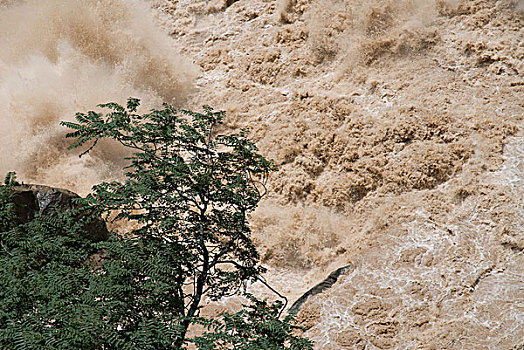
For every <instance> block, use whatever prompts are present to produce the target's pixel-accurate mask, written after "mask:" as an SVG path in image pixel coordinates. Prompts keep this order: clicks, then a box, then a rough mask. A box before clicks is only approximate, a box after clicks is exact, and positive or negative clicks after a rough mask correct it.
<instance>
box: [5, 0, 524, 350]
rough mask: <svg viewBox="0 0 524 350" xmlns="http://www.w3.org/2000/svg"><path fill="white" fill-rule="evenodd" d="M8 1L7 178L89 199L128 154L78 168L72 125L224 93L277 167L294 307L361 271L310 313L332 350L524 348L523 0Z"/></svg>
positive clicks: (274, 193) (267, 258)
mask: <svg viewBox="0 0 524 350" xmlns="http://www.w3.org/2000/svg"><path fill="white" fill-rule="evenodd" d="M124 3H125V4H127V5H123V4H124ZM0 4H4V6H5V8H4V9H2V10H1V11H2V12H1V15H0V28H1V29H2V33H7V32H9V35H3V34H2V37H0V47H2V48H3V50H2V51H0V58H1V60H0V101H2V102H3V103H2V105H3V106H4V110H3V114H2V115H0V130H2V138H1V139H0V148H1V150H2V156H1V157H0V171H2V172H5V171H8V170H12V169H17V170H18V171H19V173H20V174H21V177H22V178H23V179H24V180H26V181H33V182H44V183H47V184H50V185H61V186H65V187H68V188H70V189H72V190H76V191H80V192H84V193H85V191H87V190H88V188H89V186H90V185H91V184H93V183H96V182H98V181H101V180H104V179H108V178H114V177H118V176H119V172H118V171H117V169H118V168H119V166H120V165H121V164H119V163H118V161H117V159H118V157H119V156H120V153H119V151H118V150H117V149H115V148H114V147H113V146H112V145H105V147H103V148H102V150H101V151H100V152H99V153H98V154H94V155H93V156H92V158H88V159H81V160H79V159H78V158H77V157H76V155H72V154H69V153H67V152H66V151H65V149H64V147H65V146H66V145H67V143H66V142H65V141H64V140H63V139H62V136H63V134H64V131H63V130H62V129H61V128H60V127H58V126H57V122H58V121H59V120H63V119H71V118H72V117H73V115H74V112H76V111H78V110H82V111H85V110H86V109H90V108H94V106H95V105H96V104H98V103H101V102H106V101H109V100H118V101H120V102H123V101H125V98H127V97H128V96H135V97H140V98H142V99H143V100H144V101H145V102H146V107H150V106H155V105H157V104H158V103H159V102H160V101H161V100H172V99H173V98H174V99H175V100H176V101H177V102H179V103H180V104H182V105H183V106H184V107H187V108H191V109H198V108H199V106H200V105H203V104H209V105H211V106H213V107H215V108H217V109H224V110H226V111H227V112H228V119H227V125H226V128H228V129H230V130H237V129H239V128H241V127H249V128H250V130H251V136H252V138H253V139H254V140H255V141H256V143H257V145H258V146H259V148H260V150H261V152H262V153H263V154H265V155H267V156H268V157H271V158H273V159H275V161H276V163H277V164H278V166H279V170H278V171H277V172H275V173H274V174H273V175H272V177H271V180H270V185H271V192H270V194H269V196H268V197H267V198H266V199H265V200H264V201H263V202H262V203H261V204H260V206H259V208H258V210H257V211H256V212H255V213H254V215H253V217H252V220H251V222H252V226H253V231H254V239H255V241H256V242H257V245H258V247H259V249H260V251H261V253H262V257H263V261H264V264H265V265H267V266H268V267H269V273H268V276H267V279H268V281H270V282H271V283H272V284H273V285H275V286H277V287H278V288H279V289H280V290H282V291H283V293H284V294H286V295H287V296H288V297H289V298H290V299H291V300H292V301H293V300H294V299H296V298H298V297H299V296H300V294H301V293H303V292H305V291H307V290H308V289H309V288H310V287H312V286H313V285H315V284H316V283H318V282H319V281H320V280H322V279H323V278H325V277H326V276H327V275H328V274H329V272H331V271H332V270H334V269H336V268H337V267H340V266H343V265H345V264H346V263H347V262H353V263H355V265H356V269H355V271H354V272H352V273H351V274H349V275H348V276H342V277H341V278H340V280H339V281H338V282H337V283H336V284H335V285H334V286H333V287H332V288H330V289H329V290H328V291H326V292H324V293H322V294H320V295H317V296H315V297H313V298H311V299H310V300H309V301H308V302H307V303H306V304H305V306H304V308H303V309H302V311H301V313H300V314H299V315H298V317H299V320H300V321H301V323H302V325H304V326H306V327H307V328H308V330H307V332H306V335H308V336H310V337H311V338H312V339H314V340H315V341H316V348H317V349H512V348H515V349H516V348H518V346H519V345H521V344H523V342H524V254H523V252H524V202H523V198H524V193H523V190H522V188H523V178H524V165H523V164H524V163H523V159H524V141H523V137H524V135H523V133H522V122H523V116H524V44H523V43H524V12H523V11H524V2H522V1H511V0H499V1H495V0H483V1H480V0H467V1H466V0H464V1H459V0H456V1H431V0H429V1H417V0H409V1H408V0H401V1H388V0H370V1H363V0H355V1H349V0H346V1H342V0H324V1H321V0H283V1H263V0H251V1H247V0H239V1H236V2H234V3H233V4H231V5H230V6H227V2H226V1H225V0H224V1H222V0H213V1H203V0H196V1H190V0H178V1H176V0H170V1H167V0H165V1H164V0H151V1H147V2H145V1H144V2H120V1H101V2H95V1H87V2H85V1H84V2H76V1H72V2H71V1H69V2H65V1H58V0H56V1H39V2H36V1H35V2H33V1H25V2H23V1H19V2H16V1H3V2H0ZM68 4H71V5H68ZM148 7H149V8H148ZM150 8H152V9H153V13H154V16H155V20H154V21H153V20H147V18H148V17H147V16H148V15H149V12H150V11H151V10H150ZM22 18H23V21H22ZM137 18H140V20H139V21H137V20H136V19H137ZM21 23H23V24H24V25H21ZM87 24H89V26H88V25H87ZM87 27H89V28H95V29H91V30H86V29H85V28H87ZM168 35H170V36H171V39H170V38H169V37H168ZM179 51H180V52H181V55H179V54H178V52H179ZM182 56H183V57H184V58H182ZM189 62H193V64H191V63H189ZM136 71H138V72H139V73H138V75H136V76H135V75H133V72H136ZM188 72H189V74H188ZM193 78H194V79H193ZM192 79H193V80H192ZM6 130H9V132H7V131H6ZM261 289H262V288H261Z"/></svg>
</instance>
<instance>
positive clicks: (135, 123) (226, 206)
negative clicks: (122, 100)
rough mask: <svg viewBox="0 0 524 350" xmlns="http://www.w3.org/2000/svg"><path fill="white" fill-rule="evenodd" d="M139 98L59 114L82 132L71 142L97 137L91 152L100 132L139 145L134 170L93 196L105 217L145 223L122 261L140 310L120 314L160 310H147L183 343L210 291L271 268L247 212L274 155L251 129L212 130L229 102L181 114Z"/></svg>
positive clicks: (223, 291) (236, 285)
mask: <svg viewBox="0 0 524 350" xmlns="http://www.w3.org/2000/svg"><path fill="white" fill-rule="evenodd" d="M138 105H139V101H138V100H136V99H129V101H128V104H127V109H126V108H124V107H122V106H120V105H118V104H115V103H108V104H104V105H101V107H103V108H109V109H110V110H111V112H110V113H108V114H107V115H105V116H103V115H102V114H101V113H96V112H89V113H87V114H82V113H78V114H77V116H76V119H77V121H78V123H71V122H63V123H62V124H63V125H65V126H67V127H69V128H71V129H74V131H73V132H72V133H70V134H68V135H67V137H74V138H76V141H75V143H74V144H73V145H72V146H71V147H73V148H74V147H79V146H82V145H84V144H86V143H91V144H90V145H89V148H88V149H87V151H85V152H84V153H86V152H89V151H90V150H91V149H92V148H93V147H94V146H95V145H96V143H97V142H98V141H99V140H100V139H103V138H111V139H113V140H116V141H117V142H119V143H120V144H122V145H123V146H125V147H127V148H130V149H132V150H134V151H135V153H134V154H133V156H131V157H129V161H130V162H131V164H130V166H129V167H128V170H129V171H128V172H127V174H126V175H127V180H126V181H125V182H123V183H120V182H111V183H102V184H100V185H97V186H95V187H94V188H93V190H94V193H93V194H91V195H89V196H88V197H87V201H86V203H87V204H88V205H89V206H90V207H92V208H97V210H98V212H99V213H100V214H101V215H105V216H106V217H107V216H109V215H111V214H113V213H115V215H117V216H116V218H117V220H119V219H125V220H131V221H134V222H137V223H138V224H139V228H137V229H135V230H133V231H131V232H130V234H129V237H128V239H131V240H134V241H135V242H136V245H133V246H131V249H136V250H134V251H133V252H131V254H133V259H128V260H126V262H125V270H127V271H132V272H128V273H133V274H134V276H133V278H132V279H131V281H132V283H133V286H132V289H133V292H135V293H134V294H133V295H130V298H131V299H130V300H126V301H125V308H128V307H129V305H132V307H133V310H132V311H133V312H134V314H135V315H136V317H134V318H131V319H130V318H129V316H128V314H129V312H128V311H129V310H121V311H122V312H121V314H122V315H126V319H125V320H124V319H119V320H115V321H116V322H117V323H118V324H121V325H122V326H123V327H124V329H125V328H126V327H129V328H130V329H136V328H137V324H141V322H142V320H143V318H144V315H146V314H148V313H153V314H155V313H156V314H155V317H152V316H153V314H151V315H149V317H148V318H149V319H157V318H161V319H163V320H162V322H161V323H160V324H159V325H157V326H160V325H163V326H169V327H170V328H171V329H169V331H172V332H174V334H178V335H177V336H178V338H177V341H176V343H177V345H178V346H181V345H182V344H183V343H184V341H185V339H186V332H187V329H188V327H189V325H190V323H191V320H192V319H193V318H194V317H195V316H197V315H198V312H199V309H200V306H201V302H202V298H203V297H204V296H206V297H209V298H211V299H219V298H221V297H224V296H227V295H233V294H236V293H238V292H239V290H240V288H241V287H242V283H243V282H245V281H247V280H250V279H255V278H256V277H257V276H258V275H259V274H260V273H262V272H263V271H264V270H263V268H262V267H261V266H259V265H258V262H259V256H258V253H257V251H256V249H255V246H254V245H253V242H252V241H251V239H250V233H251V232H250V229H249V225H248V221H247V220H248V213H250V212H251V211H253V210H254V209H255V208H256V206H257V204H258V202H259V200H260V198H261V197H262V195H263V194H264V192H265V187H264V186H265V185H264V184H265V181H266V179H267V175H268V173H269V171H270V170H271V169H272V168H273V165H272V163H271V162H270V161H268V160H266V159H265V158H264V157H262V156H261V155H259V154H257V153H256V151H257V149H256V147H255V145H254V144H253V143H252V142H250V141H249V140H248V139H247V138H246V137H245V134H244V133H240V134H233V135H218V134H216V133H215V132H214V131H215V129H216V127H217V126H218V125H219V124H221V123H222V119H223V112H214V111H212V110H211V109H210V108H208V107H204V111H205V112H204V113H195V112H190V111H182V114H183V115H182V116H179V115H178V113H176V111H175V110H174V109H173V108H172V107H171V106H169V105H167V104H165V105H164V108H163V109H161V110H154V111H152V112H151V113H149V114H144V115H138V114H135V112H136V109H137V107H138ZM128 248H129V246H126V249H128ZM118 253H121V252H118ZM113 268H114V266H113ZM137 291H140V292H139V293H136V292H137ZM167 310H169V311H167ZM118 314H120V313H117V314H116V315H118ZM166 331H168V329H164V330H162V332H166ZM158 346H160V345H158Z"/></svg>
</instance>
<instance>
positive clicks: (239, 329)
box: [193, 297, 312, 350]
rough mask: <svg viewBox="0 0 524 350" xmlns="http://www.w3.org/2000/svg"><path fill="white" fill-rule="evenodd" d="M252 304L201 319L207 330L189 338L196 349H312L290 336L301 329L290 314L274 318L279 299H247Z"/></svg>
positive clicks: (307, 341) (309, 344) (276, 315)
mask: <svg viewBox="0 0 524 350" xmlns="http://www.w3.org/2000/svg"><path fill="white" fill-rule="evenodd" d="M250 299H251V301H252V304H250V305H244V309H243V310H242V311H240V312H237V313H235V314H229V313H224V314H222V315H221V316H222V318H221V319H219V320H203V321H202V322H201V324H202V325H203V326H205V327H206V329H207V332H205V333H204V334H203V335H202V336H200V337H196V338H195V339H194V340H193V341H194V343H195V345H196V346H197V347H198V349H200V350H225V349H236V350H268V349H269V350H277V349H292V350H305V349H312V346H311V345H312V344H311V342H310V341H309V340H307V339H305V338H301V337H299V336H295V335H293V332H294V331H298V330H302V328H300V327H297V326H293V325H292V322H293V316H286V318H284V319H283V320H281V319H279V318H278V315H279V310H280V308H281V307H282V304H281V303H280V302H276V303H275V304H273V305H268V304H267V303H266V302H264V301H260V300H257V299H255V298H252V297H251V298H250Z"/></svg>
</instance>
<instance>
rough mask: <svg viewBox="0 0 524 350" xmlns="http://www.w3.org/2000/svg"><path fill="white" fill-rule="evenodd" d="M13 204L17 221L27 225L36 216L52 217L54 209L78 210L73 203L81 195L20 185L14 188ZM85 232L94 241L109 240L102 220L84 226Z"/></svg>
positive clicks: (44, 187)
mask: <svg viewBox="0 0 524 350" xmlns="http://www.w3.org/2000/svg"><path fill="white" fill-rule="evenodd" d="M13 194H14V198H13V202H14V203H15V212H16V220H17V221H18V223H20V224H22V223H27V222H29V221H31V220H33V219H34V217H35V215H37V214H39V215H52V213H53V210H54V209H59V210H65V211H68V210H71V209H73V208H77V207H78V204H76V203H73V199H74V198H80V196H79V195H77V194H76V193H73V192H71V191H68V190H65V189H61V188H53V187H49V186H43V185H29V184H28V185H18V186H15V187H13ZM79 219H80V218H79ZM84 231H85V232H86V234H87V235H88V236H89V237H91V238H92V239H93V240H94V241H104V240H107V239H108V238H109V231H108V230H107V227H106V224H105V222H104V221H103V220H101V219H94V220H92V221H91V222H89V223H87V224H86V225H85V226H84Z"/></svg>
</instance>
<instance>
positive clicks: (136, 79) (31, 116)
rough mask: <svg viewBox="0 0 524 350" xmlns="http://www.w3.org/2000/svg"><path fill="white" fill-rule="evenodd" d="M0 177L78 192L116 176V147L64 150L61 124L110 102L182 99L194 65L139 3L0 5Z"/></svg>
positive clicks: (90, 0)
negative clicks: (11, 176) (85, 151)
mask: <svg viewBox="0 0 524 350" xmlns="http://www.w3.org/2000/svg"><path fill="white" fill-rule="evenodd" d="M2 5H3V6H0V32H1V33H2V36H1V37H0V105H2V108H3V109H2V113H1V114H0V130H1V134H2V135H1V138H0V149H1V150H2V154H1V155H0V173H1V174H4V173H6V172H7V171H12V170H16V171H17V172H18V174H19V177H20V178H22V179H23V180H24V181H31V182H39V183H46V184H49V185H54V186H63V187H67V188H69V189H71V190H74V191H78V192H81V193H85V192H87V191H88V190H89V189H90V187H91V185H93V184H94V183H97V182H100V181H102V180H106V179H111V178H115V177H118V176H119V174H120V169H121V168H122V165H123V164H122V163H121V162H122V161H121V158H122V155H123V154H122V150H121V149H119V148H118V147H116V146H115V145H113V144H109V143H106V144H103V145H102V147H100V148H98V149H97V150H96V152H93V153H92V154H90V155H88V156H85V157H83V158H81V159H79V158H78V157H77V155H76V154H75V153H74V152H71V151H67V150H66V148H67V145H68V143H69V140H65V138H64V135H65V133H66V132H67V130H65V129H64V128H63V127H61V126H59V122H60V121H61V120H72V119H73V118H74V115H75V113H76V112H78V111H87V110H92V109H95V108H96V105H97V104H100V103H105V102H109V101H115V102H119V103H124V102H125V101H126V99H127V98H128V97H130V96H132V97H138V98H140V99H142V101H143V103H144V106H143V107H144V109H146V108H149V107H154V106H158V105H160V104H161V102H163V101H166V102H169V103H172V104H180V103H182V102H183V101H184V99H185V98H186V96H187V94H188V93H189V92H190V91H191V90H192V88H193V79H194V77H195V73H196V69H195V67H194V66H193V65H192V64H191V63H190V62H189V61H188V60H187V59H184V58H182V57H181V56H180V55H179V54H178V53H177V48H176V47H175V45H174V42H173V40H172V39H170V38H169V37H168V36H167V35H166V34H165V33H163V32H162V31H161V29H159V27H158V26H156V25H155V24H154V21H153V16H152V13H151V9H150V8H148V7H147V6H146V5H145V4H143V3H142V2H139V1H127V2H123V1H118V0H107V1H94V0H87V1H85V0H82V1H79V0H72V1H69V0H67V1H66V0H46V1H41V0H40V1H39V0H35V1H18V2H15V1H3V2H2Z"/></svg>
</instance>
